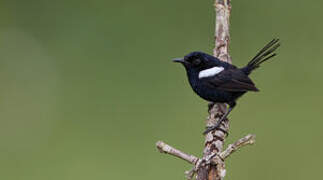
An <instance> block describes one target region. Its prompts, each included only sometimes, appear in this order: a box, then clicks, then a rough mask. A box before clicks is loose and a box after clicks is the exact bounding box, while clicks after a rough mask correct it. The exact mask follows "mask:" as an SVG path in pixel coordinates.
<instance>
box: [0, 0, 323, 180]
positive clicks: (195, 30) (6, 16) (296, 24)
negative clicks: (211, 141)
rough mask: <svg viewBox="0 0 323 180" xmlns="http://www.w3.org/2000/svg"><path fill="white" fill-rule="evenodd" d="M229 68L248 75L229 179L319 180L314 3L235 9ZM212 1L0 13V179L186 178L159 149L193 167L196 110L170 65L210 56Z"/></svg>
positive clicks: (259, 3) (22, 8)
mask: <svg viewBox="0 0 323 180" xmlns="http://www.w3.org/2000/svg"><path fill="white" fill-rule="evenodd" d="M232 3H233V7H232V8H233V9H232V10H233V11H232V16H231V24H232V25H231V47H230V49H231V55H232V58H233V62H234V64H236V65H238V66H243V65H245V64H246V63H247V62H248V60H249V59H250V58H251V57H252V56H253V55H255V53H256V52H257V50H259V49H260V48H261V47H262V46H263V45H264V44H265V43H267V42H268V41H270V40H271V39H272V38H274V37H279V38H281V41H282V47H281V48H280V50H279V56H278V57H276V58H275V59H274V60H273V61H271V62H270V63H267V64H265V65H264V66H262V68H261V69H259V70H258V71H256V72H255V73H253V74H252V78H253V79H254V81H255V82H256V83H257V86H258V87H259V88H260V89H261V91H260V93H249V94H247V95H246V96H244V97H243V98H241V99H240V100H239V102H238V106H237V108H236V109H235V110H234V112H233V113H232V114H231V115H230V119H231V129H230V136H229V138H228V140H227V143H232V142H233V141H235V140H237V139H238V138H240V137H242V136H244V135H246V134H247V133H254V134H256V135H257V142H256V145H254V146H252V147H247V148H245V149H242V150H241V151H240V152H238V153H235V154H234V155H232V156H231V157H230V158H229V159H228V160H227V170H228V173H227V177H226V179H234V180H250V179H262V180H272V179H293V180H295V179H320V178H321V176H322V174H321V171H322V161H323V154H322V150H323V143H322V139H321V138H322V137H323V133H322V126H323V121H322V117H323V112H322V107H321V106H322V105H321V103H322V100H323V96H322V94H321V93H322V90H323V85H322V70H321V69H322V66H323V61H322V56H323V51H322V50H323V45H322V41H323V34H322V32H323V21H322V16H323V13H322V8H321V7H322V6H323V1H319V0H314V1H301V0H285V1H281V0H272V1H267V0H250V1H238V0H233V1H232ZM212 5H213V0H208V1H196V0H185V1H184V0H178V1H173V0H163V1H161V0H141V1H131V0H118V1H117V0H115V1H111V0H108V1H103V0H92V1H83V0H82V1H81V0H78V1H76V0H66V1H48V0H29V1H24V0H1V1H0V82H1V85H0V179H3V180H44V179H46V180H74V179H78V180H90V179H102V180H103V179H120V180H121V179H142V180H145V179H147V180H148V179H157V180H159V179H160V180H162V179H184V173H183V172H184V171H185V170H187V169H190V168H191V166H190V165H189V164H187V163H186V162H184V161H182V160H178V159H176V158H174V157H170V156H168V155H163V154H160V153H158V152H157V150H156V149H155V142H156V141H157V140H164V141H166V142H167V143H169V144H171V145H174V146H175V147H177V148H179V149H182V150H184V151H185V152H188V153H192V154H194V155H197V156H200V155H201V152H202V148H203V139H204V138H203V136H202V135H201V133H202V131H203V130H204V121H205V118H206V116H207V112H206V109H207V108H206V105H207V103H206V102H205V101H203V100H201V99H200V98H198V97H197V96H196V95H195V94H193V92H192V90H191V89H190V87H189V85H188V82H187V80H186V75H185V74H184V69H183V68H182V67H180V66H179V65H176V64H173V63H172V62H171V59H172V58H174V57H181V56H183V55H185V54H186V53H188V52H190V51H195V50H201V51H205V52H208V53H212V48H213V32H214V12H213V6H212Z"/></svg>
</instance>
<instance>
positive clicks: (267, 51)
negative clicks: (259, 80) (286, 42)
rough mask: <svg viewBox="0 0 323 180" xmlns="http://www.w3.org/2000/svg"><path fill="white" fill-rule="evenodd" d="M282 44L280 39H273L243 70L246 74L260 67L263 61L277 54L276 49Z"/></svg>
mask: <svg viewBox="0 0 323 180" xmlns="http://www.w3.org/2000/svg"><path fill="white" fill-rule="evenodd" d="M279 46H280V43H279V39H273V40H272V41H270V42H269V43H268V44H267V45H266V46H265V47H263V48H262V49H261V50H260V51H259V52H258V53H257V54H256V56H255V57H254V58H252V60H251V61H250V62H249V63H248V64H247V65H246V66H245V67H244V68H242V71H244V72H245V73H246V74H250V73H251V71H253V70H254V69H256V68H258V67H259V66H260V64H261V63H263V62H265V61H267V60H268V59H270V58H272V57H274V56H276V53H274V51H275V50H276V49H277V48H278V47H279Z"/></svg>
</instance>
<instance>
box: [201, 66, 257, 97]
mask: <svg viewBox="0 0 323 180" xmlns="http://www.w3.org/2000/svg"><path fill="white" fill-rule="evenodd" d="M204 82H205V83H206V84H207V85H208V86H209V87H211V88H216V89H218V90H224V91H230V92H243V91H259V90H258V89H257V88H256V86H255V84H254V83H253V82H252V81H251V79H250V78H249V77H248V76H247V75H246V74H244V73H243V72H242V71H241V70H240V69H237V68H230V69H226V70H224V71H222V72H221V73H219V74H216V75H215V76H212V77H208V78H205V79H204Z"/></svg>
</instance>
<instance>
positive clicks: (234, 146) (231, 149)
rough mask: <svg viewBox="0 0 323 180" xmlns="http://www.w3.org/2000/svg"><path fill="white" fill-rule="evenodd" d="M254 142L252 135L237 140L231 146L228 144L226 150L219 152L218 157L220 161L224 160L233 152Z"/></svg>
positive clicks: (254, 138)
mask: <svg viewBox="0 0 323 180" xmlns="http://www.w3.org/2000/svg"><path fill="white" fill-rule="evenodd" d="M255 141H256V135H254V134H248V135H247V136H245V137H243V138H241V139H239V140H238V141H236V142H235V143H233V144H230V145H229V146H228V147H227V149H226V150H224V151H223V152H221V153H220V154H219V156H220V157H221V159H226V158H227V157H229V156H230V155H231V154H232V153H233V152H235V151H237V150H238V149H240V148H242V147H243V146H245V145H252V144H254V143H255Z"/></svg>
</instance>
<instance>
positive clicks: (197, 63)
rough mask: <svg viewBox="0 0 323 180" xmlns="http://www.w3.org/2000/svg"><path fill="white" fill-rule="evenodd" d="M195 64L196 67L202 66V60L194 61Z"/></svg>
mask: <svg viewBox="0 0 323 180" xmlns="http://www.w3.org/2000/svg"><path fill="white" fill-rule="evenodd" d="M193 64H194V65H195V66H197V65H199V64H201V60H200V59H195V60H194V61H193Z"/></svg>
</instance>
